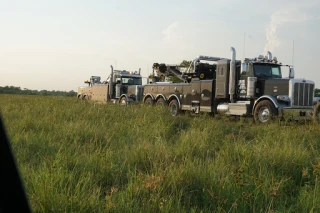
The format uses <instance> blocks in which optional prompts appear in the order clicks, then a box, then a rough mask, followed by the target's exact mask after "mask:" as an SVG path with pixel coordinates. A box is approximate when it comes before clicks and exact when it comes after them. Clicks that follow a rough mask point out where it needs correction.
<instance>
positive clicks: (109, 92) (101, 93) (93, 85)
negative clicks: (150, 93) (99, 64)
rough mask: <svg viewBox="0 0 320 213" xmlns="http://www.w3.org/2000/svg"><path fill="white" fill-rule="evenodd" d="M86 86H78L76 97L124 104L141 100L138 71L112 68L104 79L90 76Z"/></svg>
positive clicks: (140, 82) (140, 84)
mask: <svg viewBox="0 0 320 213" xmlns="http://www.w3.org/2000/svg"><path fill="white" fill-rule="evenodd" d="M84 83H86V84H88V86H86V87H79V88H78V94H77V97H78V99H81V100H93V101H99V102H112V103H120V104H121V105H126V104H128V103H130V102H141V100H142V93H143V86H142V77H141V75H140V69H139V72H137V71H135V72H129V71H125V70H114V69H113V66H111V74H110V76H109V77H108V79H107V80H106V81H103V82H101V77H100V76H91V78H90V80H89V81H85V82H84Z"/></svg>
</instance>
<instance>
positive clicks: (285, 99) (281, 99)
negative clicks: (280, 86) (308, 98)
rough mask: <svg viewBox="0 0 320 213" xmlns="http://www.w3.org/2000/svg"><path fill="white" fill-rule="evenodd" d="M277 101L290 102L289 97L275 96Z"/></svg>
mask: <svg viewBox="0 0 320 213" xmlns="http://www.w3.org/2000/svg"><path fill="white" fill-rule="evenodd" d="M277 99H278V100H279V101H286V102H290V98H289V96H287V95H278V96H277Z"/></svg>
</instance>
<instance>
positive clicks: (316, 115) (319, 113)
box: [313, 103, 320, 124]
mask: <svg viewBox="0 0 320 213" xmlns="http://www.w3.org/2000/svg"><path fill="white" fill-rule="evenodd" d="M313 121H314V123H315V124H320V103H318V104H316V105H315V106H314V111H313Z"/></svg>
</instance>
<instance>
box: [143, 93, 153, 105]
mask: <svg viewBox="0 0 320 213" xmlns="http://www.w3.org/2000/svg"><path fill="white" fill-rule="evenodd" d="M147 97H151V99H152V100H153V101H154V100H155V99H154V97H153V95H152V94H151V93H147V94H146V95H145V96H144V97H143V100H142V103H144V101H145V100H146V98H147Z"/></svg>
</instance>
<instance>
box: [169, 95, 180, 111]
mask: <svg viewBox="0 0 320 213" xmlns="http://www.w3.org/2000/svg"><path fill="white" fill-rule="evenodd" d="M172 99H177V101H178V104H179V109H181V102H180V98H179V97H178V96H177V95H176V94H172V95H170V96H169V98H168V102H169V103H170V101H171V100H172Z"/></svg>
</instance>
